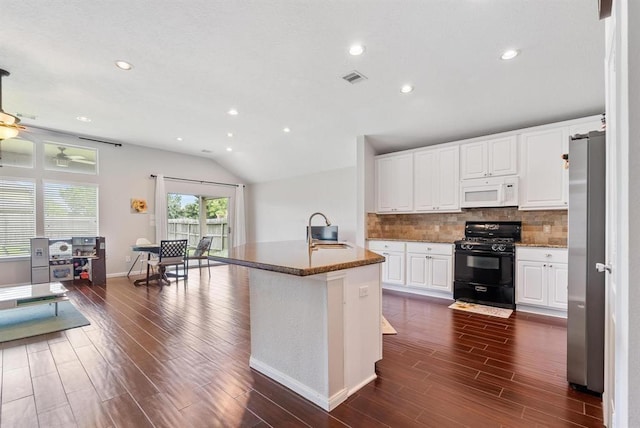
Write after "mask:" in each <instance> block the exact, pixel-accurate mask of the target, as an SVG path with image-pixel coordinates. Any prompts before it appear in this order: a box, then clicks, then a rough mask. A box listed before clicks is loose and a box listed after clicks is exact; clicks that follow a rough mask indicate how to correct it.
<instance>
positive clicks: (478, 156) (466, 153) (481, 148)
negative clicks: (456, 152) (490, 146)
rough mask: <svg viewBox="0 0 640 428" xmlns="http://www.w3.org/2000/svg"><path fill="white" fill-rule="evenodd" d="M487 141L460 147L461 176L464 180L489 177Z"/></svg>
mask: <svg viewBox="0 0 640 428" xmlns="http://www.w3.org/2000/svg"><path fill="white" fill-rule="evenodd" d="M485 143H486V142H485V141H481V142H478V143H469V144H462V145H461V146H460V174H461V178H462V179H463V180H466V179H469V178H484V177H486V176H487V145H486V144H485Z"/></svg>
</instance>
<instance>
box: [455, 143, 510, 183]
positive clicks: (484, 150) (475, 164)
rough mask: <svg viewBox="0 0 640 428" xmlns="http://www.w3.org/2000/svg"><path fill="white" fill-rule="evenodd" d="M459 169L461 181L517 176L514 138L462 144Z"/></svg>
mask: <svg viewBox="0 0 640 428" xmlns="http://www.w3.org/2000/svg"><path fill="white" fill-rule="evenodd" d="M460 169H461V178H462V179H463V180H468V179H473V178H485V177H496V176H502V175H515V174H517V173H518V144H517V139H516V136H515V135H513V136H508V137H503V138H496V139H492V140H486V141H477V142H475V143H467V144H462V145H461V146H460Z"/></svg>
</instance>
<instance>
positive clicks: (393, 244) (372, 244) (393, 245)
mask: <svg viewBox="0 0 640 428" xmlns="http://www.w3.org/2000/svg"><path fill="white" fill-rule="evenodd" d="M369 249H370V250H372V251H404V242H398V241H369Z"/></svg>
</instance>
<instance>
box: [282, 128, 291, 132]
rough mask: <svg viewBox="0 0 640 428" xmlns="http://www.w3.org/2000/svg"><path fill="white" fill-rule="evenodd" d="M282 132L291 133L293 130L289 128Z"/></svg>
mask: <svg viewBox="0 0 640 428" xmlns="http://www.w3.org/2000/svg"><path fill="white" fill-rule="evenodd" d="M282 131H283V132H291V129H289V128H284V129H283V130H282Z"/></svg>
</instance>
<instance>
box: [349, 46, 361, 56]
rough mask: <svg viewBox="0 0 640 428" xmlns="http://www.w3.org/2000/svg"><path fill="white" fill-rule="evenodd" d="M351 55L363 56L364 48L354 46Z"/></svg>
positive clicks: (350, 49) (351, 48) (350, 50)
mask: <svg viewBox="0 0 640 428" xmlns="http://www.w3.org/2000/svg"><path fill="white" fill-rule="evenodd" d="M349 53H350V54H351V55H353V56H358V55H362V54H363V53H364V46H362V45H352V46H351V47H350V48H349Z"/></svg>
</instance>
